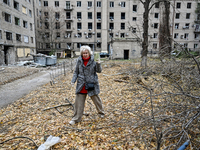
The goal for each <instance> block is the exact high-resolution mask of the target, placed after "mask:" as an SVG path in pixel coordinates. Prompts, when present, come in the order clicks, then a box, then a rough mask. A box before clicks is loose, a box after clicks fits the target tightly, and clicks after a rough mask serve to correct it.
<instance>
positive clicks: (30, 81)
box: [0, 71, 51, 108]
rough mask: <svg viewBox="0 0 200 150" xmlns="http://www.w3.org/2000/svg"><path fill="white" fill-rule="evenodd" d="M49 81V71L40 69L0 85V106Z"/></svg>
mask: <svg viewBox="0 0 200 150" xmlns="http://www.w3.org/2000/svg"><path fill="white" fill-rule="evenodd" d="M50 81H51V80H50V74H49V72H48V71H41V72H39V73H35V74H32V75H30V76H28V77H24V78H21V79H18V80H15V81H13V82H11V83H7V84H5V85H0V108H1V107H4V106H6V105H8V104H10V103H12V102H14V101H16V100H18V99H19V98H21V97H23V96H25V95H27V94H29V93H30V92H31V91H32V90H35V89H36V88H37V87H39V86H42V85H44V84H46V83H48V82H50Z"/></svg>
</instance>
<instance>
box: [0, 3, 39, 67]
mask: <svg viewBox="0 0 200 150" xmlns="http://www.w3.org/2000/svg"><path fill="white" fill-rule="evenodd" d="M33 13H34V12H33V5H32V1H24V2H23V4H22V3H20V1H17V0H13V1H11V0H2V1H1V2H0V65H8V64H15V63H16V62H17V61H20V60H27V59H32V58H31V57H32V56H28V57H27V54H28V53H36V48H35V29H34V14H33Z"/></svg>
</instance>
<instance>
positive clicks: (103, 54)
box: [100, 52, 109, 58]
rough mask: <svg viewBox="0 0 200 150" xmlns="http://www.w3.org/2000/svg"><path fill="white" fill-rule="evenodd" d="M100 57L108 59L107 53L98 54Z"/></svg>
mask: <svg viewBox="0 0 200 150" xmlns="http://www.w3.org/2000/svg"><path fill="white" fill-rule="evenodd" d="M100 57H102V58H103V57H109V54H108V53H105V52H101V53H100Z"/></svg>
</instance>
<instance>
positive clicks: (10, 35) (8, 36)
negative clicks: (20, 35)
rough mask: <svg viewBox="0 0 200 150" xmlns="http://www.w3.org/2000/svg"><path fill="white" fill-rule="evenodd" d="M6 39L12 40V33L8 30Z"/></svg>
mask: <svg viewBox="0 0 200 150" xmlns="http://www.w3.org/2000/svg"><path fill="white" fill-rule="evenodd" d="M6 40H12V33H11V32H6Z"/></svg>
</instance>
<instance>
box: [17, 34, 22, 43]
mask: <svg viewBox="0 0 200 150" xmlns="http://www.w3.org/2000/svg"><path fill="white" fill-rule="evenodd" d="M16 40H17V41H19V42H21V34H16Z"/></svg>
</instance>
